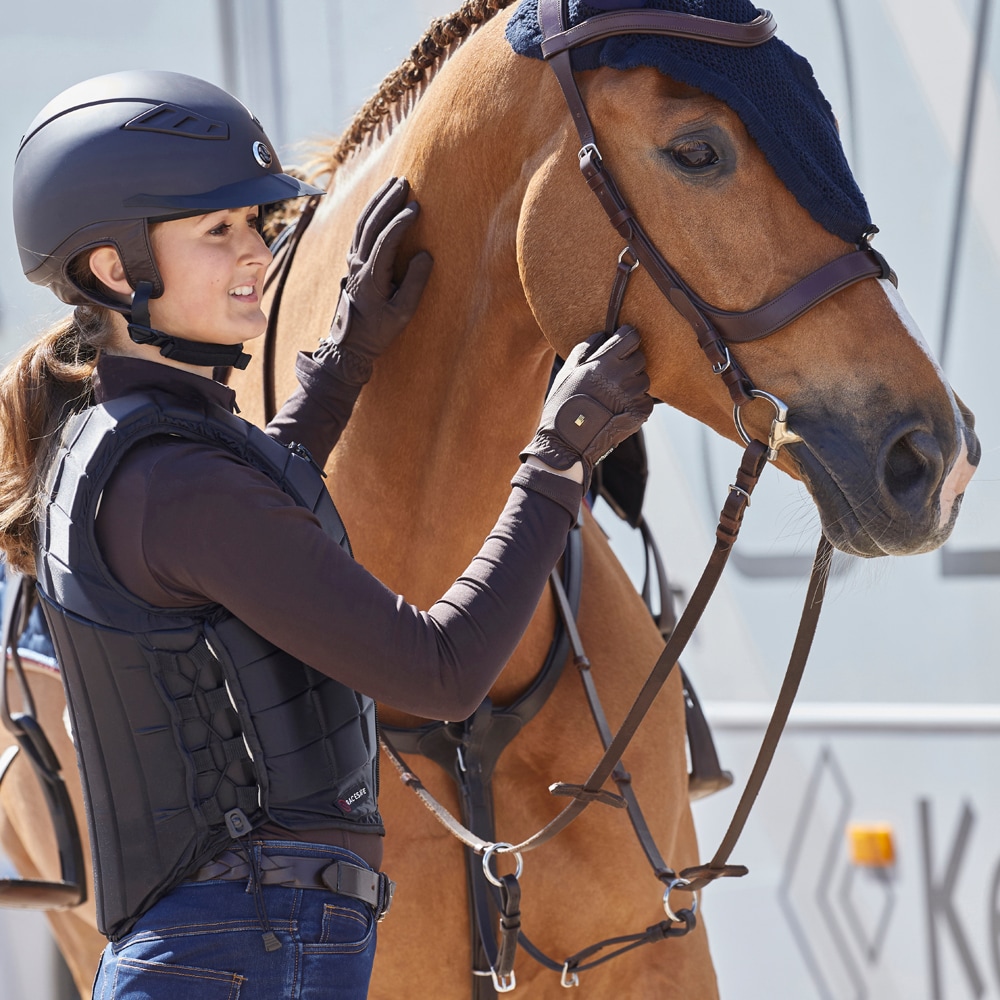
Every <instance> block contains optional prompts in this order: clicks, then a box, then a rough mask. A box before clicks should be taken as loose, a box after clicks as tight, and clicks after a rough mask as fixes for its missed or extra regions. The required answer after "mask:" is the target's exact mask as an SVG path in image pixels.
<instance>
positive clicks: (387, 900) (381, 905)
mask: <svg viewBox="0 0 1000 1000" xmlns="http://www.w3.org/2000/svg"><path fill="white" fill-rule="evenodd" d="M395 892H396V883H395V882H393V880H392V879H391V878H389V876H388V875H386V873H385V872H379V873H378V906H377V907H376V909H375V920H376V922H377V923H382V921H383V920H385V916H386V914H387V913H388V912H389V907H390V906H392V897H393V896H394V895H395Z"/></svg>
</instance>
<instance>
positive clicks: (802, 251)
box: [519, 66, 979, 556]
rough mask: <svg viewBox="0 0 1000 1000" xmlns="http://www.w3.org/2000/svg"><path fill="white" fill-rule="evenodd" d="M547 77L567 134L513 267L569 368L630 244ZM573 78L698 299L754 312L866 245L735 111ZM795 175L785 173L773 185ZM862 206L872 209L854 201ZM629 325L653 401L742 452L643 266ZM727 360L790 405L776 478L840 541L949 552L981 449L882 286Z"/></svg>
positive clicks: (715, 381)
mask: <svg viewBox="0 0 1000 1000" xmlns="http://www.w3.org/2000/svg"><path fill="white" fill-rule="evenodd" d="M549 76H550V77H551V78H550V79H547V80H545V81H544V83H543V85H544V86H545V87H546V98H545V103H546V105H547V104H548V101H549V99H551V101H552V102H553V105H552V106H556V105H560V104H561V105H562V107H563V111H562V114H563V115H564V116H565V117H564V121H565V128H564V130H563V132H562V141H561V144H560V146H561V148H560V149H558V150H553V155H552V158H551V161H550V163H549V165H548V168H547V169H545V170H540V171H538V172H537V173H536V174H535V177H534V179H533V181H532V183H531V184H530V185H529V188H528V192H527V196H526V198H525V202H524V207H523V213H522V218H521V225H520V231H519V256H520V263H521V271H522V280H523V283H524V285H525V289H526V291H527V295H528V299H529V302H530V304H531V307H532V309H533V311H534V313H535V316H536V318H537V320H538V322H539V325H540V326H541V328H542V329H543V331H544V332H545V334H546V336H547V337H548V338H549V339H550V342H551V343H552V344H553V346H554V347H555V348H556V350H557V351H559V352H560V353H565V352H566V350H567V349H568V347H569V346H570V342H571V341H572V339H574V338H575V337H576V336H577V335H578V334H579V331H580V330H581V329H584V330H586V329H590V328H591V327H595V326H597V327H600V326H602V325H603V322H604V315H605V311H606V310H607V303H608V293H609V290H610V287H611V282H612V278H613V276H614V273H615V262H616V258H617V257H618V254H619V253H620V251H621V249H622V247H623V245H624V242H623V240H622V238H621V237H620V236H618V235H616V233H615V232H614V230H613V228H612V227H611V226H609V224H608V216H607V214H606V209H602V208H601V206H600V204H599V203H598V199H596V198H594V197H593V196H592V195H591V194H590V193H589V192H588V190H587V186H586V184H584V183H583V181H582V180H581V178H580V176H579V171H578V169H577V155H576V153H577V149H578V148H579V146H580V139H579V137H578V135H577V131H576V129H575V128H574V127H573V123H572V119H571V116H570V113H569V111H567V110H565V104H564V103H563V100H562V95H561V94H560V92H559V88H558V87H557V86H556V81H555V78H554V75H552V74H549ZM576 77H577V83H578V85H579V91H580V94H581V95H582V98H583V101H584V103H585V105H586V109H587V112H588V113H589V116H590V118H591V120H592V122H593V126H594V129H595V131H596V135H597V137H598V142H599V145H600V152H601V155H602V157H603V161H604V164H605V165H606V166H607V167H608V169H609V172H610V173H611V174H612V175H613V178H614V181H615V183H616V184H617V186H618V188H619V189H620V191H621V194H622V195H623V198H624V201H625V202H626V203H627V205H628V206H629V208H631V210H632V211H633V212H634V213H635V216H636V218H637V219H638V222H639V224H640V225H641V226H642V227H643V228H644V230H645V232H646V233H647V234H648V235H649V237H650V238H651V240H652V242H653V243H654V244H655V245H656V247H657V248H658V250H659V252H660V253H661V254H662V256H663V257H664V258H665V259H666V260H667V261H668V262H669V264H670V265H671V266H672V268H673V269H674V270H675V271H676V272H677V274H678V275H679V276H680V278H681V279H682V281H683V283H685V284H686V285H687V286H688V287H689V289H690V290H691V291H693V293H694V294H695V295H696V296H697V298H698V299H700V300H702V302H703V303H708V304H710V305H711V306H712V307H713V308H714V309H716V310H724V311H732V312H739V313H744V312H747V311H749V310H755V309H757V308H758V307H760V306H762V305H764V304H765V303H769V302H771V301H772V300H774V299H775V298H776V297H778V296H781V295H782V294H783V293H785V292H786V291H787V290H788V289H789V288H790V287H791V286H793V285H794V284H795V283H796V282H798V281H800V279H803V278H805V277H806V276H807V275H810V274H811V273H812V272H814V271H816V270H817V269H819V268H821V267H822V266H823V265H825V264H828V263H829V262H831V261H833V260H835V259H837V258H841V257H843V256H844V255H846V254H849V253H851V252H852V251H855V250H856V249H857V247H856V246H854V245H852V244H851V243H849V242H847V241H846V239H845V232H844V230H845V229H847V228H849V226H848V225H842V226H839V227H838V225H837V224H836V223H835V222H831V221H830V218H833V217H836V212H837V209H836V208H832V209H830V211H829V215H830V218H824V223H825V224H821V223H820V222H818V221H816V218H815V217H814V216H817V215H818V216H820V217H823V213H824V210H825V209H824V208H823V207H822V204H821V202H822V198H823V192H822V191H820V192H819V193H817V192H816V191H815V190H814V187H815V185H814V186H813V188H810V187H809V183H808V182H807V181H806V180H803V181H801V182H799V183H798V184H797V185H796V186H795V187H796V190H795V193H794V194H793V193H792V191H791V190H789V186H787V182H783V181H782V180H779V177H778V175H777V173H776V172H775V169H774V167H772V163H771V161H772V160H774V159H775V157H776V156H781V155H782V154H781V151H780V150H779V151H778V152H777V153H775V151H774V149H770V150H769V151H768V152H769V155H765V153H764V152H763V151H762V150H761V148H760V147H759V145H758V144H757V143H756V142H755V141H754V139H753V138H751V136H750V134H749V132H748V129H747V127H746V125H745V123H744V121H743V119H742V118H741V116H740V115H739V114H737V112H736V111H735V110H733V108H732V107H730V105H729V104H727V103H724V102H723V101H722V100H719V99H718V98H716V97H714V96H711V95H710V94H708V93H706V92H705V91H704V90H701V89H698V88H695V87H693V86H690V85H688V84H687V83H681V82H679V81H677V80H675V79H673V78H671V77H669V76H666V75H664V74H663V72H662V71H660V70H658V69H656V68H652V67H649V66H641V67H639V68H633V69H628V70H626V71H622V70H619V69H616V68H610V67H607V66H601V67H598V68H596V69H590V70H587V71H585V72H579V73H577V74H576ZM773 142H774V140H772V144H773ZM838 149H839V147H838ZM794 152H795V151H794V150H791V151H789V157H790V159H791V156H792V154H793V153H794ZM794 169H795V167H794V164H793V165H792V166H791V167H789V166H788V165H787V164H785V168H784V170H783V173H785V175H786V176H787V175H788V173H789V170H792V171H794ZM844 170H845V172H846V162H845V163H844ZM850 186H851V187H852V189H853V190H854V191H855V192H856V189H854V188H853V181H852V180H851V181H850ZM834 194H836V192H834ZM849 195H850V192H849ZM803 203H805V204H807V205H809V206H810V210H807V209H806V208H805V207H803ZM817 204H821V207H820V208H817V207H816V205H817ZM854 204H860V206H861V208H860V209H859V211H866V209H865V208H864V202H863V199H861V198H860V193H857V194H856V195H855V196H854ZM555 218H558V219H559V225H558V227H555V226H553V224H552V220H553V219H555ZM850 225H856V224H855V223H851V224H850ZM858 228H859V229H860V226H858ZM838 230H839V231H838ZM859 235H860V232H859ZM584 276H589V278H587V280H578V279H582V278H583V277H584ZM903 280H904V283H905V275H904V276H903ZM622 319H623V320H624V321H628V322H631V323H633V324H634V325H635V326H636V327H637V328H638V329H639V331H640V333H641V334H642V335H643V345H644V348H645V350H646V354H647V357H648V365H649V372H650V377H651V381H652V392H653V393H654V394H655V395H656V396H657V397H659V398H660V399H662V400H664V401H666V402H668V403H671V404H673V405H675V406H678V407H679V408H680V409H683V410H684V411H685V412H687V413H689V414H691V415H692V416H694V417H695V418H697V419H698V420H700V421H702V422H704V423H705V424H707V425H709V426H711V427H713V428H714V429H715V430H717V431H718V432H719V433H721V434H723V435H725V436H727V437H730V438H732V439H734V440H739V435H738V432H737V428H736V426H735V424H734V420H733V402H732V400H731V398H730V392H729V391H727V388H726V386H725V385H724V384H723V381H722V380H721V379H720V378H719V377H717V376H716V374H714V373H713V371H712V366H711V364H710V363H709V361H708V360H707V359H706V357H705V354H704V353H703V352H702V349H701V348H700V347H699V345H698V341H697V339H696V337H695V334H694V331H693V329H692V326H691V325H690V323H689V322H688V321H687V320H686V319H685V318H683V317H682V316H681V314H680V312H678V310H677V309H675V308H674V306H673V305H672V304H671V302H670V301H668V299H667V298H666V297H665V295H664V294H663V292H662V290H661V288H659V287H657V284H655V283H654V281H653V280H651V278H650V276H649V274H648V272H647V269H646V268H644V267H640V268H639V269H638V270H637V271H636V274H635V276H634V278H633V279H632V280H631V282H630V284H629V288H628V292H627V294H626V296H625V300H624V307H623V310H622ZM730 348H731V353H732V356H733V359H734V360H735V361H736V362H737V363H738V365H739V366H740V367H741V368H742V369H743V371H744V372H745V373H746V374H747V376H749V379H750V381H751V382H752V384H753V385H754V386H756V387H757V388H758V389H760V390H764V391H766V392H768V393H770V394H773V396H775V397H777V398H778V399H779V400H781V401H783V402H784V403H785V404H787V407H788V423H789V427H790V429H791V431H792V432H794V434H795V435H797V436H798V437H799V438H801V440H800V441H797V442H795V443H790V444H787V445H786V446H785V447H783V448H782V449H781V450H780V451H779V453H778V455H777V459H776V461H777V464H779V465H780V466H781V467H782V468H783V469H784V470H785V471H786V472H788V473H790V474H791V475H793V476H796V477H798V478H800V479H801V480H802V481H803V482H804V483H805V485H806V487H807V488H808V489H809V491H810V493H811V494H812V496H813V498H814V499H815V501H816V504H817V506H818V508H819V511H820V515H821V518H822V522H823V528H824V531H825V532H826V534H827V536H828V537H829V538H830V539H831V541H833V542H834V544H836V545H837V546H838V547H839V548H841V549H843V550H844V551H846V552H850V553H854V554H858V555H864V556H876V555H883V554H901V553H912V552H920V551H926V550H929V549H933V548H935V547H937V546H939V545H941V544H942V543H943V542H944V541H945V540H946V538H947V537H948V534H949V533H950V531H951V528H952V525H953V524H954V521H955V517H956V515H957V512H958V508H959V505H960V501H961V496H962V493H963V491H964V489H965V486H966V484H967V483H968V481H969V479H970V478H971V476H972V474H973V471H974V467H975V465H976V463H977V462H978V457H979V444H978V441H977V439H976V436H975V434H974V432H973V418H972V414H971V413H970V412H969V411H968V410H967V409H966V408H965V407H964V406H963V405H962V403H961V402H960V401H959V400H958V398H957V397H956V396H955V394H954V392H953V391H952V390H951V388H950V387H949V386H948V384H947V382H946V381H945V379H944V377H943V375H942V372H941V370H940V368H939V367H938V366H937V365H936V364H935V362H934V360H933V358H932V356H931V354H930V352H929V351H928V348H927V346H926V344H925V343H924V342H923V340H922V339H921V337H920V334H919V331H918V330H917V328H916V326H915V324H914V322H913V320H912V319H911V318H910V316H909V314H908V313H907V311H906V309H905V307H904V305H903V302H902V299H901V298H900V296H899V294H898V292H897V291H896V288H895V287H894V285H893V283H892V281H890V280H889V279H888V278H886V277H881V278H879V277H877V276H876V277H870V278H866V279H864V280H859V281H857V282H855V283H854V284H851V285H850V286H849V287H846V288H843V289H842V290H840V291H837V292H835V293H834V294H831V295H830V296H829V297H827V298H825V299H824V300H823V301H820V302H819V303H818V304H816V305H814V306H813V307H812V308H810V309H808V310H807V311H806V312H805V313H804V314H802V315H801V316H799V317H798V318H795V319H794V320H792V321H791V322H789V323H788V324H787V325H785V326H783V327H781V328H780V329H779V330H777V331H776V332H774V333H771V334H769V335H767V336H765V337H763V339H757V340H753V341H750V342H746V343H737V344H732V343H730ZM739 415H740V418H741V421H742V423H743V425H744V427H745V430H746V431H747V432H748V433H749V434H750V435H752V436H754V437H758V438H760V439H761V440H765V441H766V440H767V439H768V435H769V428H770V424H771V420H772V418H773V417H774V415H775V410H774V408H773V406H772V405H771V404H770V403H768V402H766V401H764V400H755V401H754V402H752V403H750V404H747V405H744V406H742V407H741V409H740V414H739Z"/></svg>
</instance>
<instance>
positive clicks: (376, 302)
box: [313, 177, 434, 385]
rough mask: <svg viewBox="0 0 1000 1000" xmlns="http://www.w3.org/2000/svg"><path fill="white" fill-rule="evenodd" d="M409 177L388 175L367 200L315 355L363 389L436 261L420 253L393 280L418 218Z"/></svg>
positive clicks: (412, 310)
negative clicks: (410, 197)
mask: <svg viewBox="0 0 1000 1000" xmlns="http://www.w3.org/2000/svg"><path fill="white" fill-rule="evenodd" d="M409 193H410V185H409V183H408V181H407V180H406V178H405V177H390V178H389V180H388V181H386V182H385V184H383V185H382V187H381V188H380V189H379V190H378V191H377V192H376V194H375V195H374V197H373V198H372V199H371V201H369V202H368V204H367V206H366V207H365V210H364V212H362V214H361V218H360V219H358V224H357V226H356V228H355V230H354V239H353V241H352V242H351V249H350V250H349V251H348V253H347V267H348V271H347V275H346V276H345V277H344V278H343V280H342V281H341V283H340V299H339V301H338V302H337V311H336V313H335V314H334V317H333V323H332V324H331V326H330V333H329V336H327V337H326V339H325V340H322V341H321V342H320V345H319V347H318V348H317V349H316V351H314V352H313V359H314V360H316V361H319V362H320V363H322V364H323V367H324V368H330V367H333V368H335V369H336V375H337V377H338V378H340V379H342V380H343V381H345V382H349V383H351V384H354V385H361V384H363V383H365V382H367V381H368V379H369V378H371V373H372V363H373V362H374V360H375V359H376V358H377V357H378V356H379V355H380V354H381V353H382V352H383V351H384V350H385V349H386V348H387V347H388V346H389V344H391V343H392V342H393V340H395V339H396V337H397V336H399V334H400V333H401V332H402V330H403V328H404V327H405V326H406V324H407V323H408V322H409V321H410V319H411V318H412V316H413V314H414V313H415V312H416V310H417V304H418V303H419V302H420V296H421V295H422V294H423V290H424V286H425V285H426V284H427V279H428V278H429V277H430V273H431V267H432V266H433V264H434V260H433V258H432V257H431V255H430V254H429V253H427V252H426V251H425V250H421V251H419V252H418V253H415V254H414V255H413V257H412V258H411V259H410V263H409V265H408V266H407V269H406V274H405V276H404V277H403V280H402V281H401V282H400V283H399V285H398V286H397V285H396V284H394V282H393V280H392V275H393V269H394V267H395V264H396V255H397V253H398V251H399V246H400V243H402V241H403V237H404V236H405V235H406V233H407V231H408V230H409V228H410V227H411V226H412V225H413V223H414V222H415V221H416V219H417V215H418V214H419V212H420V206H419V205H418V204H417V203H416V202H415V201H411V202H409V203H407V200H406V199H407V197H408V195H409Z"/></svg>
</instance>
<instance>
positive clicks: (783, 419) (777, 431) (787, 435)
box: [733, 389, 803, 462]
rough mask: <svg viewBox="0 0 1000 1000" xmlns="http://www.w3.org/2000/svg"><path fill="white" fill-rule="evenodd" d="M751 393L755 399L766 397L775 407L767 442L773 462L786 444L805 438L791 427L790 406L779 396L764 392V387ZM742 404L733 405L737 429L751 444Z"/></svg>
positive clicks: (768, 456)
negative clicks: (744, 422) (789, 418)
mask: <svg viewBox="0 0 1000 1000" xmlns="http://www.w3.org/2000/svg"><path fill="white" fill-rule="evenodd" d="M750 395H751V396H753V398H754V399H766V400H767V401H768V402H769V403H770V404H771V405H772V406H773V407H774V414H775V415H774V420H772V421H771V433H770V437H769V438H768V442H767V444H768V448H767V458H768V461H769V462H773V461H775V460H776V459H777V457H778V452H779V451H780V450H781V448H783V447H784V446H785V445H786V444H795V443H796V442H797V441H802V440H803V439H802V437H800V436H799V435H798V434H796V433H795V431H793V430H790V429H789V427H788V406H787V405H786V404H785V403H783V402H782V401H781V400H780V399H778V397H777V396H772V395H771V393H769V392H764V390H763V389H751V390H750ZM742 405H743V404H742V403H737V404H736V405H735V406H734V407H733V422H734V423H735V424H736V431H737V433H738V434H739V436H740V437H741V438H742V439H743V443H744V444H750V441H751V437H750V435H749V434H748V433H747V431H746V428H745V427H744V426H743V418H742V416H741V415H740V407H741V406H742Z"/></svg>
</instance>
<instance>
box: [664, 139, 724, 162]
mask: <svg viewBox="0 0 1000 1000" xmlns="http://www.w3.org/2000/svg"><path fill="white" fill-rule="evenodd" d="M670 155H671V156H672V157H673V158H674V160H675V161H676V162H677V163H678V164H680V165H681V166H682V167H685V168H686V169H688V170H703V169H704V168H705V167H710V166H712V164H714V163H718V162H719V154H718V153H716V151H715V150H714V149H713V148H712V147H711V146H710V145H709V144H708V143H707V142H705V141H704V140H703V139H690V140H688V141H687V142H681V143H678V144H677V145H676V146H674V147H673V148H672V149H671V150H670Z"/></svg>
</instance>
